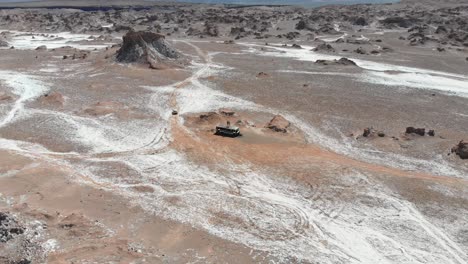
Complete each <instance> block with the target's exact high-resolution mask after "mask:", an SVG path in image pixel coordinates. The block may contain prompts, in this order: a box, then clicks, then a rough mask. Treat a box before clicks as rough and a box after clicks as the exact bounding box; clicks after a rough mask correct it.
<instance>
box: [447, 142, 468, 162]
mask: <svg viewBox="0 0 468 264" xmlns="http://www.w3.org/2000/svg"><path fill="white" fill-rule="evenodd" d="M451 152H452V153H455V154H457V155H458V156H459V157H460V158H461V159H468V142H465V141H463V140H462V141H460V142H459V143H458V144H457V145H456V146H454V147H453V148H452V151H451Z"/></svg>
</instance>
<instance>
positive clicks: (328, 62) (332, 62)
mask: <svg viewBox="0 0 468 264" xmlns="http://www.w3.org/2000/svg"><path fill="white" fill-rule="evenodd" d="M315 64H319V65H323V66H328V65H342V66H357V64H356V63H355V62H354V61H352V60H350V59H347V58H341V59H339V60H317V61H316V62H315Z"/></svg>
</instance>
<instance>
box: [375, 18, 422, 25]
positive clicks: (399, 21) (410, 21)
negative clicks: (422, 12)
mask: <svg viewBox="0 0 468 264" xmlns="http://www.w3.org/2000/svg"><path fill="white" fill-rule="evenodd" d="M417 22H419V20H418V19H415V18H406V17H387V18H385V19H383V20H381V21H380V23H382V24H383V25H385V26H387V27H389V26H390V27H391V26H398V27H402V28H409V27H411V26H412V25H414V24H415V23H417Z"/></svg>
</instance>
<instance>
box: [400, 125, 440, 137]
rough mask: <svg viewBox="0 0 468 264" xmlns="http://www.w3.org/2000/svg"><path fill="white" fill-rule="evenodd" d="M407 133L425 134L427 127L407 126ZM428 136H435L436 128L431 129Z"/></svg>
mask: <svg viewBox="0 0 468 264" xmlns="http://www.w3.org/2000/svg"><path fill="white" fill-rule="evenodd" d="M405 134H414V135H419V136H425V135H426V129H425V128H414V127H407V128H406V131H405ZM427 135H428V136H431V137H433V136H435V131H434V130H429V131H428V132H427Z"/></svg>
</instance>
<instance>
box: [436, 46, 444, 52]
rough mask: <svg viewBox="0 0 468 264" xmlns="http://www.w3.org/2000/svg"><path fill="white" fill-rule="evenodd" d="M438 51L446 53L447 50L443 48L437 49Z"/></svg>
mask: <svg viewBox="0 0 468 264" xmlns="http://www.w3.org/2000/svg"><path fill="white" fill-rule="evenodd" d="M437 51H438V52H443V51H445V48H443V47H437Z"/></svg>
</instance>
